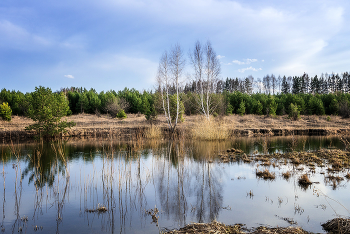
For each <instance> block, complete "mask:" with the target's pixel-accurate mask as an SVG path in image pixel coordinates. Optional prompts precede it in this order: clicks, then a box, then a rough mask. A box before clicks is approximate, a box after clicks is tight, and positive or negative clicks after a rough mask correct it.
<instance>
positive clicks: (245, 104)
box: [0, 72, 350, 120]
mask: <svg viewBox="0 0 350 234" xmlns="http://www.w3.org/2000/svg"><path fill="white" fill-rule="evenodd" d="M196 86H197V83H196V82H187V83H185V85H183V86H182V87H180V92H179V96H180V101H181V105H183V107H184V113H185V114H186V115H193V114H199V113H200V111H199V110H198V106H197V105H196V101H195V100H196V96H198V95H199V94H198V92H196V90H197V87H196ZM48 89H49V88H48ZM212 89H213V90H214V92H212V93H211V94H210V99H211V102H210V103H211V110H212V112H211V113H212V114H214V115H229V114H240V115H244V114H255V115H272V116H273V115H285V114H290V112H291V110H292V108H294V107H296V108H297V110H298V112H299V113H300V114H303V115H340V116H343V117H349V115H350V106H349V103H350V93H349V92H350V76H349V73H348V72H344V73H342V74H327V73H326V74H321V75H320V76H317V75H316V76H314V77H310V76H309V75H308V74H306V73H304V74H303V75H302V76H294V77H291V76H289V77H286V76H283V77H281V76H278V77H276V76H275V75H273V74H271V75H266V76H264V77H263V78H262V79H261V78H257V79H255V78H254V77H253V76H248V77H246V78H243V79H240V78H226V79H219V80H218V81H216V82H215V83H214V84H213V87H212ZM33 93H34V92H32V93H22V92H20V91H15V90H12V91H11V90H7V89H5V88H3V89H2V90H1V92H0V103H1V105H0V109H1V110H2V112H1V113H3V112H4V110H5V109H6V108H7V109H8V108H10V109H11V111H12V112H11V113H12V114H13V115H20V116H27V115H28V108H29V105H30V103H29V102H30V100H31V96H32V95H33ZM52 93H53V94H59V93H62V94H61V95H56V96H57V97H61V96H62V95H63V94H64V96H65V97H66V102H67V104H68V105H69V110H68V111H67V115H72V114H79V113H89V114H110V115H111V116H112V117H116V116H117V114H118V113H119V112H120V111H121V110H123V111H125V113H141V114H144V115H145V116H146V118H147V117H149V116H150V115H156V114H162V107H161V95H160V93H159V91H157V90H155V91H143V92H140V91H138V90H135V89H128V88H124V89H123V90H119V91H115V90H109V91H106V92H105V91H102V92H100V93H98V92H96V90H94V89H93V88H91V89H90V90H87V89H86V88H79V87H70V88H61V90H58V91H55V92H52ZM169 94H170V95H176V93H175V91H173V92H172V89H171V87H170V92H169ZM7 113H9V111H7ZM2 115H3V116H4V114H2ZM3 119H5V118H4V117H3ZM7 120H8V119H7Z"/></svg>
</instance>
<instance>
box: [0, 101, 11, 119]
mask: <svg viewBox="0 0 350 234" xmlns="http://www.w3.org/2000/svg"><path fill="white" fill-rule="evenodd" d="M11 115H12V110H11V107H10V106H9V104H8V103H7V102H3V103H2V104H1V105H0V117H1V118H2V119H3V120H6V121H11Z"/></svg>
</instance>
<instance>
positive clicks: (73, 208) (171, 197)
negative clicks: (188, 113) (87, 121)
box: [0, 137, 350, 233]
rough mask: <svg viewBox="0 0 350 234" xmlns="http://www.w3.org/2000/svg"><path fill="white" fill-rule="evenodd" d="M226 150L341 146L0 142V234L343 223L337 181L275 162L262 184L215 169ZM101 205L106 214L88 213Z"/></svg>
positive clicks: (341, 187)
mask: <svg viewBox="0 0 350 234" xmlns="http://www.w3.org/2000/svg"><path fill="white" fill-rule="evenodd" d="M231 147H235V148H240V149H242V150H243V151H244V152H245V153H247V154H250V155H252V154H259V153H262V152H263V151H265V152H268V153H273V152H286V151H290V150H291V149H293V150H297V151H298V150H309V151H312V150H316V149H319V148H327V147H332V148H333V147H335V148H343V147H344V146H343V144H342V143H341V141H340V140H339V139H337V138H326V137H299V138H293V137H283V138H282V137H275V138H240V139H236V140H234V141H230V142H198V141H195V142H180V143H179V142H163V143H156V142H150V143H145V144H137V143H122V142H113V141H102V140H92V141H75V142H73V141H72V142H66V143H64V144H63V145H60V144H21V145H12V146H9V145H0V151H1V155H2V159H1V160H2V163H1V168H2V174H1V177H2V180H3V181H2V183H1V184H2V185H1V186H2V187H3V189H1V188H2V187H0V189H1V195H0V196H1V197H2V199H1V200H2V207H1V208H2V209H1V229H2V231H4V233H15V232H16V233H17V232H23V233H34V232H35V233H38V232H39V233H40V232H41V233H158V232H159V231H161V230H165V229H175V228H180V227H182V226H184V225H186V224H189V223H191V222H211V221H212V220H217V221H219V222H223V223H225V224H235V223H243V224H246V226H247V227H249V228H250V227H257V226H260V225H265V226H289V225H290V224H289V223H288V222H287V220H289V221H293V222H297V225H298V226H301V227H302V228H304V229H305V230H307V231H312V232H323V230H322V228H321V226H320V223H324V222H326V221H327V220H329V219H333V218H335V217H338V216H349V212H348V210H350V197H349V196H348V194H349V192H350V191H349V182H348V181H347V180H346V179H344V180H342V181H340V182H339V183H336V184H334V183H331V182H329V181H327V180H326V179H325V177H326V176H327V175H328V172H327V169H326V168H316V170H315V172H314V173H311V172H310V170H309V168H308V167H307V166H299V167H298V168H296V167H295V166H293V165H292V164H286V165H284V164H283V163H277V166H276V167H273V166H270V167H266V168H268V169H269V170H270V171H271V172H274V173H275V175H276V179H275V180H272V181H269V180H268V181H265V180H262V179H259V178H257V177H256V175H255V171H256V168H257V163H243V162H231V163H221V162H220V159H219V157H218V151H223V150H226V149H228V148H231ZM259 168H260V169H263V167H262V166H259ZM286 171H292V176H291V177H290V178H289V179H288V180H286V179H284V178H283V177H282V176H281V174H282V173H283V172H286ZM347 172H348V171H345V172H338V173H335V174H334V175H338V176H342V177H343V176H344V175H345V174H346V173H347ZM304 173H309V177H310V180H311V181H313V182H319V183H317V184H316V183H314V184H312V185H311V186H310V187H308V188H306V189H305V188H301V187H300V186H299V185H298V177H299V176H300V175H301V174H304ZM1 177H0V178H1ZM101 207H106V209H107V211H106V212H98V211H97V209H98V208H101ZM155 208H157V209H158V210H159V213H154V214H155V216H154V217H156V218H155V219H152V216H151V215H150V214H149V213H151V214H153V211H155V210H156V209H155ZM151 209H152V210H151ZM89 211H90V212H89ZM146 211H149V213H148V212H146Z"/></svg>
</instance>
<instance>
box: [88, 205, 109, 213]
mask: <svg viewBox="0 0 350 234" xmlns="http://www.w3.org/2000/svg"><path fill="white" fill-rule="evenodd" d="M85 212H88V213H94V212H97V213H105V212H107V208H106V207H105V206H103V205H100V204H98V206H97V208H96V209H86V210H85Z"/></svg>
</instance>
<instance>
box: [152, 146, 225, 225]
mask: <svg viewBox="0 0 350 234" xmlns="http://www.w3.org/2000/svg"><path fill="white" fill-rule="evenodd" d="M173 144H174V143H169V146H168V147H167V148H166V149H165V151H164V155H163V156H164V157H163V160H160V159H159V161H158V163H159V164H158V165H157V168H155V169H154V171H158V173H159V175H155V177H157V178H156V181H155V183H156V184H157V188H158V191H159V192H158V193H159V199H160V202H161V208H162V210H163V211H164V212H165V214H166V215H167V217H168V218H172V219H174V220H178V221H179V222H180V225H184V224H186V223H187V221H186V220H187V218H188V216H189V214H190V212H195V213H193V214H195V219H196V222H210V221H212V220H214V219H215V218H216V217H217V215H218V213H219V211H220V209H221V207H222V201H223V198H222V191H223V188H222V186H221V184H220V180H219V179H220V177H221V171H220V168H215V169H213V168H212V165H211V164H208V163H207V162H205V161H204V162H200V163H198V162H197V163H194V162H193V161H191V159H189V157H183V155H179V154H178V152H179V150H178V149H179V148H177V147H176V144H175V145H173ZM174 151H175V153H176V154H177V158H178V163H177V164H176V165H175V166H173V165H172V164H173V163H172V161H171V157H172V154H173V152H174ZM187 156H189V155H187ZM193 204H194V205H193ZM171 216H174V217H171Z"/></svg>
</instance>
